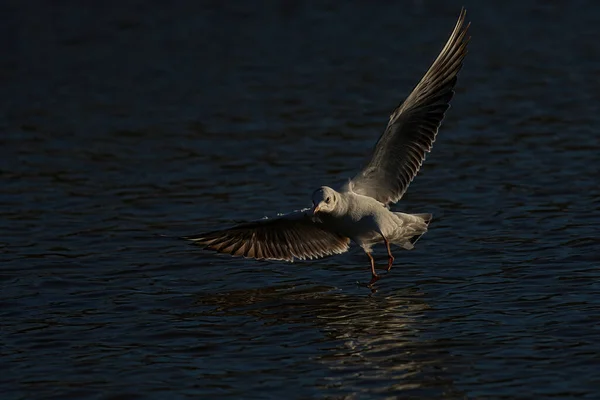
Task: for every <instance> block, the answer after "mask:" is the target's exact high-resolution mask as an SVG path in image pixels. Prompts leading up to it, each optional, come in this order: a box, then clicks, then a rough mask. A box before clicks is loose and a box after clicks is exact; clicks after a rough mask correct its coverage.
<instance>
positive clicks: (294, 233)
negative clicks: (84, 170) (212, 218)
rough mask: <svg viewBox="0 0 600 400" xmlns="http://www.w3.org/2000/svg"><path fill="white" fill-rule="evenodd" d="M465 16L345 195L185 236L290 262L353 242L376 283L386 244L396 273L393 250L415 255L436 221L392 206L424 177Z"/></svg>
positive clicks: (323, 196)
mask: <svg viewBox="0 0 600 400" xmlns="http://www.w3.org/2000/svg"><path fill="white" fill-rule="evenodd" d="M465 15H466V11H465V10H464V9H463V10H461V13H460V16H459V18H458V22H457V23H456V26H455V27H454V30H453V31H452V34H451V35H450V38H449V39H448V41H447V43H446V45H445V46H444V47H443V48H442V50H441V52H440V54H439V55H438V57H437V58H436V59H435V61H434V62H433V64H432V65H431V67H430V68H429V70H428V71H427V73H425V76H423V78H422V79H421V81H420V82H419V83H418V84H417V85H416V86H415V88H414V89H413V91H412V92H411V93H410V95H409V96H408V97H407V98H406V100H404V102H402V103H401V104H400V105H399V106H398V107H397V108H396V109H395V110H394V111H393V112H392V114H391V116H390V118H389V122H388V124H387V127H386V129H385V131H384V132H383V134H382V135H381V137H380V138H379V140H378V141H377V144H376V145H375V148H374V149H373V152H372V155H371V159H370V161H369V162H368V163H367V164H366V166H365V167H364V168H363V170H362V171H360V172H359V173H358V174H357V175H356V176H355V177H354V178H352V179H351V180H349V181H348V182H347V183H346V184H344V185H343V186H342V187H339V188H338V189H337V190H335V189H332V188H331V187H328V186H322V187H320V188H319V189H317V190H315V191H314V192H313V194H312V204H313V207H312V210H311V209H310V208H307V209H304V210H300V211H295V212H292V213H289V214H285V215H282V216H279V217H277V218H273V219H262V220H257V221H254V222H249V223H244V224H240V225H237V226H233V227H231V228H228V229H223V230H216V231H213V232H208V233H202V234H198V235H192V236H186V237H184V238H185V239H189V240H191V241H193V242H194V243H196V244H198V245H201V246H203V247H205V248H209V249H212V250H216V251H218V252H221V253H228V254H231V255H234V256H243V257H250V258H255V259H259V260H285V261H293V260H294V259H300V260H304V259H314V258H320V257H325V256H329V255H333V254H341V253H344V252H346V251H348V248H349V245H350V243H351V242H353V243H355V244H357V245H358V246H360V247H361V248H362V249H363V250H364V252H365V253H366V254H367V256H368V257H369V260H370V268H371V281H370V282H369V284H373V283H374V282H376V281H377V280H378V279H379V275H377V273H376V272H375V260H374V259H373V256H372V254H371V252H372V246H373V245H375V244H377V243H382V242H383V243H384V244H385V246H386V248H387V255H388V263H387V270H388V271H389V270H390V269H391V268H392V264H393V262H394V256H393V255H392V250H391V248H390V246H391V245H392V244H393V245H396V246H399V247H401V248H404V249H407V250H411V249H412V248H413V247H414V244H415V243H416V241H417V240H418V239H419V238H420V237H421V236H422V235H423V234H424V233H425V232H427V227H428V225H429V222H430V221H431V218H432V215H431V214H406V213H401V212H394V211H391V210H390V208H389V207H390V205H391V204H393V203H396V202H398V200H400V199H401V198H402V196H403V195H404V193H405V192H406V190H407V189H408V186H409V185H410V183H411V182H412V180H413V179H414V177H415V176H416V175H417V173H418V171H419V169H420V167H421V165H422V163H423V161H424V160H425V156H426V154H427V153H429V152H430V151H431V148H432V145H433V142H434V141H435V138H436V135H437V132H438V129H439V127H440V125H441V123H442V120H443V119H444V114H445V112H446V110H448V108H449V107H450V100H451V99H452V97H453V95H454V87H455V85H456V81H457V74H458V72H459V71H460V69H461V67H462V64H463V60H464V58H465V56H466V54H467V44H468V42H469V37H467V36H466V35H467V30H468V28H469V25H470V24H465Z"/></svg>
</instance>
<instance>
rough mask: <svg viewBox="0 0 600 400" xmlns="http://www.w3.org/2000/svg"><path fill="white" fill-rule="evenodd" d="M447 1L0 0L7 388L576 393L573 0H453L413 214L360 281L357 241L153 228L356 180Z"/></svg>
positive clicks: (593, 134) (583, 207) (585, 304)
mask: <svg viewBox="0 0 600 400" xmlns="http://www.w3.org/2000/svg"><path fill="white" fill-rule="evenodd" d="M103 4H104V3H103ZM461 5H462V3H459V2H455V1H449V2H448V1H444V2H442V1H404V2H386V3H381V4H380V5H379V6H377V7H375V6H374V5H370V4H368V3H367V2H365V3H364V4H363V3H360V4H359V3H356V4H354V3H349V4H342V3H336V2H333V3H327V4H325V3H323V4H320V5H317V4H312V5H309V4H297V3H295V2H282V3H273V4H267V3H265V4H264V5H261V6H256V5H251V4H250V3H245V2H233V3H232V2H229V3H228V4H227V5H225V4H221V3H219V2H213V3H210V2H205V3H203V4H201V5H182V4H174V5H167V4H166V3H164V2H111V3H107V5H100V4H96V5H91V4H88V5H86V6H84V5H82V4H80V2H70V1H62V2H53V3H52V5H50V3H45V2H31V3H30V4H24V3H21V2H16V1H15V2H6V3H3V5H2V6H1V7H2V8H1V10H0V11H1V12H0V15H1V17H0V18H2V21H1V22H2V23H0V26H2V37H3V41H2V46H3V47H4V51H3V52H2V53H3V57H2V60H1V61H0V81H1V82H0V87H1V89H0V91H1V96H0V106H1V108H0V109H1V110H2V113H1V115H0V173H1V176H2V190H1V192H0V206H1V207H0V246H1V247H0V260H1V267H0V282H1V291H0V320H1V321H2V322H1V330H0V332H1V338H2V340H1V343H2V347H1V349H0V355H1V359H2V365H3V368H2V369H3V374H2V376H1V377H0V389H1V392H2V398H3V399H33V398H36V399H37V398H39V399H41V398H44V399H45V398H48V399H49V398H57V399H58V398H60V399H71V398H98V399H118V398H119V399H122V398H127V399H133V398H144V399H163V398H165V397H166V396H167V395H168V396H169V397H172V398H216V397H219V398H283V397H284V396H285V397H286V398H349V399H350V398H382V399H384V398H395V397H397V398H411V397H412V398H432V399H438V398H457V399H464V398H511V399H514V398H544V397H554V398H594V397H595V396H596V393H597V388H598V385H599V384H600V372H598V371H600V361H599V359H598V353H599V352H600V344H599V343H598V337H599V335H600V324H599V322H598V321H600V283H599V282H600V281H599V278H600V273H599V270H598V254H599V250H600V240H599V239H598V228H597V226H598V224H599V223H600V217H599V212H598V211H599V210H600V207H599V205H598V204H599V200H600V189H599V185H598V176H600V174H599V172H600V164H599V163H598V154H599V153H600V142H599V140H598V135H597V126H600V117H599V115H600V108H599V104H600V103H598V101H597V96H598V93H599V92H600V84H599V83H598V82H599V81H598V79H597V77H598V76H600V49H599V47H598V45H597V40H596V35H597V31H596V27H597V26H598V23H599V22H600V21H599V20H600V8H599V7H598V6H597V5H596V4H595V3H593V2H585V1H578V2H575V3H573V2H569V3H566V2H554V3H553V4H551V5H550V4H545V3H544V2H538V1H533V0H521V1H509V2H502V4H500V3H498V4H496V5H493V4H486V5H483V4H480V3H479V2H471V3H469V2H467V4H466V6H467V8H468V10H469V14H468V17H469V19H470V20H471V21H473V25H472V28H471V34H472V37H473V39H472V43H471V46H470V54H469V55H468V58H467V61H466V64H465V67H464V69H463V71H462V73H461V76H460V79H459V85H458V89H457V95H456V97H455V99H454V101H453V107H452V108H451V110H450V112H449V113H448V116H447V118H446V120H445V122H444V125H443V129H442V131H441V133H440V135H439V136H438V140H437V141H436V144H435V147H434V150H433V152H432V154H431V156H430V157H429V158H428V160H427V162H426V164H425V165H424V167H423V169H422V171H421V173H420V174H419V176H418V178H417V179H416V180H415V181H414V183H413V184H412V185H411V187H410V190H409V191H408V193H407V195H406V196H405V198H404V199H403V200H402V202H401V203H399V204H398V205H397V207H396V209H398V210H403V211H407V212H432V213H433V214H434V221H433V222H432V225H431V229H430V232H428V233H427V234H426V235H425V236H424V237H423V238H422V239H421V240H420V241H419V243H418V246H417V248H416V249H415V250H414V251H411V252H407V251H400V250H396V266H395V267H394V269H393V270H392V271H391V273H390V274H389V275H387V276H386V277H385V279H382V280H381V281H380V282H378V283H377V284H376V289H377V290H376V291H375V292H373V293H372V292H371V291H369V290H368V289H366V288H363V287H361V286H359V285H357V284H356V282H357V281H365V280H367V279H368V278H369V272H368V260H367V259H366V258H365V256H364V254H362V252H361V251H360V250H353V251H351V252H349V253H347V254H344V255H341V256H337V257H332V258H327V259H323V260H319V261H316V262H297V263H294V264H286V263H278V262H258V261H252V260H240V259H236V258H230V257H225V256H221V255H215V254H212V253H210V252H204V251H201V250H199V249H197V248H194V247H192V246H188V245H186V244H185V243H183V242H181V241H178V240H171V239H168V238H164V237H160V236H158V235H159V234H166V235H180V234H190V233H196V232H200V231H204V230H212V229H216V228H218V227H221V226H226V225H228V224H231V223H234V222H236V221H240V220H249V219H255V218H261V217H263V216H269V215H271V216H272V215H274V214H276V213H278V212H287V211H290V210H293V209H298V208H302V207H306V206H307V205H310V193H311V192H312V190H314V189H315V188H316V187H318V186H320V185H322V184H336V183H339V182H341V181H343V180H345V179H347V178H348V177H351V176H352V175H353V174H354V173H355V172H356V171H357V170H358V169H359V167H360V165H361V163H362V162H363V161H364V160H365V157H366V155H367V152H368V150H369V149H370V147H371V146H372V145H373V144H374V143H375V141H376V139H377V137H378V135H379V134H380V133H381V132H382V130H383V128H384V127H385V124H386V120H387V116H388V115H389V113H390V112H391V110H392V109H393V108H394V107H395V106H396V105H397V104H398V103H399V102H400V101H401V100H402V99H403V98H404V97H405V96H406V95H407V94H408V92H409V91H410V90H411V88H412V87H413V85H414V84H415V83H416V82H417V80H418V79H420V77H421V76H422V74H423V73H424V71H425V70H426V68H427V67H428V64H429V63H430V62H431V61H432V60H433V58H434V57H435V56H436V55H437V51H439V49H440V48H441V46H442V45H443V43H444V41H445V40H446V38H447V36H448V34H449V32H450V31H451V29H452V27H453V25H454V23H455V20H456V17H457V15H458V12H459V10H460V6H461ZM377 259H378V261H379V262H380V263H385V251H384V250H383V249H378V251H377Z"/></svg>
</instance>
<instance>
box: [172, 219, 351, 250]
mask: <svg viewBox="0 0 600 400" xmlns="http://www.w3.org/2000/svg"><path fill="white" fill-rule="evenodd" d="M184 239H188V240H191V241H192V242H194V243H195V244H198V245H201V246H203V247H206V248H209V249H212V250H216V251H218V252H220V253H227V254H231V255H234V256H244V257H250V258H256V259H266V260H285V261H293V260H294V259H300V260H304V259H307V258H308V259H312V258H320V257H325V256H328V255H332V254H340V253H344V252H345V251H347V250H348V245H349V243H350V239H348V238H347V237H344V236H342V235H339V234H337V233H335V232H332V231H331V230H329V229H328V228H327V226H326V224H324V223H323V222H322V221H321V220H318V219H315V218H313V217H312V216H311V215H309V214H308V213H306V212H305V210H302V211H298V212H294V213H290V214H287V215H284V216H281V217H279V218H274V219H261V220H258V221H253V222H249V223H245V224H240V225H236V226H234V227H232V228H229V229H224V230H219V231H213V232H208V233H203V234H198V235H192V236H186V237H184Z"/></svg>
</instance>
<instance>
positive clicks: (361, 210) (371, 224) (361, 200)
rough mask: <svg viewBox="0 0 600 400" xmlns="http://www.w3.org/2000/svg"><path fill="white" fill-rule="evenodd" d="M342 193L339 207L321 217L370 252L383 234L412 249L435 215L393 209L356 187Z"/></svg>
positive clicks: (333, 228)
mask: <svg viewBox="0 0 600 400" xmlns="http://www.w3.org/2000/svg"><path fill="white" fill-rule="evenodd" d="M329 189H330V190H333V189H331V188H329ZM338 195H339V200H338V203H337V204H336V207H335V210H334V211H333V212H331V213H327V214H324V215H322V216H319V218H321V219H322V220H323V222H324V223H325V224H326V225H327V226H328V227H329V228H330V229H331V230H332V231H334V232H336V233H339V234H340V235H342V236H345V237H348V238H350V240H352V241H353V242H354V243H356V244H357V245H359V246H360V247H362V248H363V249H364V250H365V251H367V252H368V251H370V250H371V247H372V246H373V245H374V244H376V243H381V242H383V238H387V239H388V240H389V241H390V243H393V244H396V245H398V246H401V247H403V248H405V249H407V250H409V249H412V243H410V240H411V239H413V238H414V237H415V236H420V235H422V234H424V233H425V232H426V231H427V224H428V223H429V220H430V219H431V215H430V214H421V215H419V214H416V215H411V214H404V213H399V212H393V211H390V209H389V208H387V207H386V206H385V205H384V204H382V203H380V202H379V201H377V200H375V199H374V198H372V197H369V196H363V195H360V194H357V193H354V192H352V191H345V192H338Z"/></svg>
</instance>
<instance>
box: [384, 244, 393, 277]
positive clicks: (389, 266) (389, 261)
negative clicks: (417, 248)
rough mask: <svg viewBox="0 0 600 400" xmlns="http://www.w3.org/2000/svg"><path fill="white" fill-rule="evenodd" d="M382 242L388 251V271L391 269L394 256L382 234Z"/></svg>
mask: <svg viewBox="0 0 600 400" xmlns="http://www.w3.org/2000/svg"><path fill="white" fill-rule="evenodd" d="M383 242H384V243H385V247H387V252H388V267H387V270H388V272H389V271H390V270H391V269H392V264H393V263H394V256H393V255H392V250H391V249H390V242H388V240H387V239H386V238H385V236H383Z"/></svg>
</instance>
